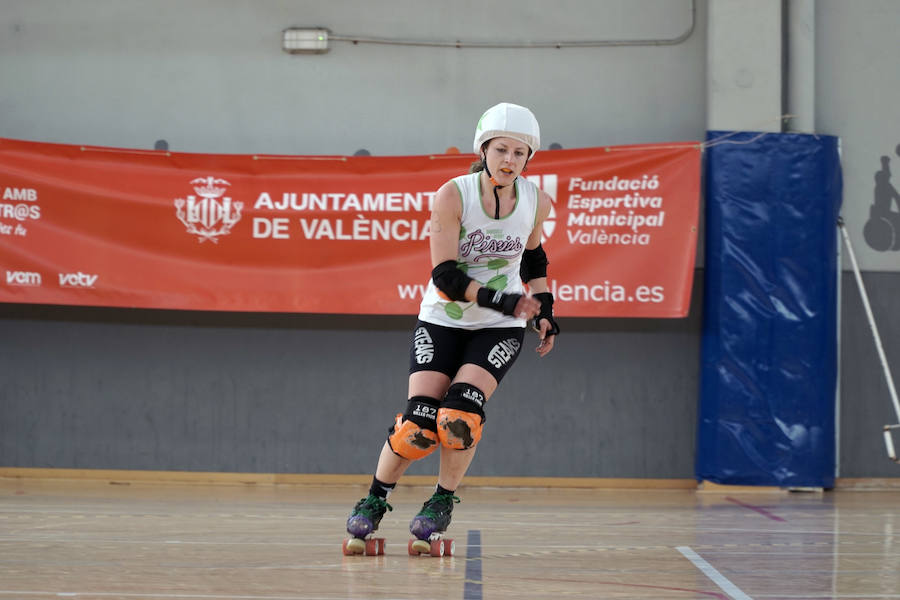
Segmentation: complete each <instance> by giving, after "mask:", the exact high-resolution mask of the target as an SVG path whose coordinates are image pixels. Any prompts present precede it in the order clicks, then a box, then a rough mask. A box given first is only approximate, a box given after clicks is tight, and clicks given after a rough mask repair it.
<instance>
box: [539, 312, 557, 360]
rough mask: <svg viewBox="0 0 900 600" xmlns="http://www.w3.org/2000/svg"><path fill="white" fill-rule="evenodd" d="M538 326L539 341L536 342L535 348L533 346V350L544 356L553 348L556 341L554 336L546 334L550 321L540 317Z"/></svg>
mask: <svg viewBox="0 0 900 600" xmlns="http://www.w3.org/2000/svg"><path fill="white" fill-rule="evenodd" d="M538 326H539V327H540V330H539V331H538V335H540V337H541V342H540V343H539V344H538V346H537V348H535V352H537V353H538V354H539V355H541V356H546V355H547V353H548V352H550V351H551V350H553V345H554V344H555V343H556V336H555V335H547V332H548V331H550V329H551V327H550V322H549V321H548V320H547V319H541V320H540V322H539V323H538Z"/></svg>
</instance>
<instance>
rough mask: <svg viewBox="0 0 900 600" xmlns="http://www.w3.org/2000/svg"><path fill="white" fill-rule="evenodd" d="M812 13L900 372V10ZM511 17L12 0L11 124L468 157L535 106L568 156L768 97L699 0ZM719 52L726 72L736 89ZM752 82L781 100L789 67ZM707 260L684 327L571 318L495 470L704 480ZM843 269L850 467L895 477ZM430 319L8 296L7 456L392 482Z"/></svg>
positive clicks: (348, 6)
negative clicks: (891, 211)
mask: <svg viewBox="0 0 900 600" xmlns="http://www.w3.org/2000/svg"><path fill="white" fill-rule="evenodd" d="M727 4H728V6H727V7H726V8H724V9H722V10H720V11H719V13H716V14H717V15H718V17H720V18H727V19H729V20H728V21H720V22H717V27H714V28H713V30H714V31H716V32H718V34H716V35H719V36H721V32H722V29H721V26H723V25H726V24H727V23H730V25H729V26H730V27H734V26H735V25H736V24H738V25H739V24H740V23H741V22H742V20H741V18H740V15H738V18H735V15H734V14H731V13H730V12H729V11H731V10H745V11H747V10H749V11H753V10H754V9H753V8H752V7H751V3H749V2H748V3H743V5H742V4H741V3H736V2H729V3H727ZM717 6H720V7H723V6H725V4H724V3H723V4H718V5H717ZM757 6H758V5H757ZM765 6H766V7H767V8H766V12H765V14H766V15H768V16H769V18H768V19H764V20H763V23H762V25H760V24H759V23H758V22H757V21H753V22H754V23H756V24H755V25H754V27H760V26H762V27H770V28H771V27H776V28H778V27H780V21H779V19H778V18H777V14H780V13H778V11H773V10H771V8H772V6H771V2H767V3H766V5H765ZM815 6H816V8H815V28H816V32H815V33H816V36H815V54H816V57H815V65H814V68H815V80H814V81H815V85H816V88H817V89H816V94H815V97H816V106H815V123H816V128H817V130H818V131H820V132H823V133H828V134H833V135H838V136H841V138H842V140H843V141H844V174H845V180H846V183H847V188H846V190H847V194H846V196H845V202H844V217H845V219H846V220H847V222H848V226H849V227H850V231H851V235H852V236H853V239H854V241H855V244H856V246H857V248H858V249H859V251H860V256H861V262H862V266H863V269H864V270H866V271H868V272H867V273H866V279H867V282H868V283H869V293H870V294H871V295H872V297H873V303H874V304H875V315H876V319H877V320H878V322H879V326H880V327H881V332H882V338H883V340H884V341H885V349H886V352H887V354H888V359H889V360H892V361H894V362H898V361H900V350H898V348H897V342H896V341H895V340H898V339H900V335H898V333H897V332H898V330H900V322H898V317H897V315H898V311H897V310H896V306H897V301H896V298H897V295H898V291H900V290H898V288H900V275H898V273H897V271H898V269H900V262H898V261H897V260H896V259H897V256H900V254H898V253H897V251H894V250H893V249H892V250H878V249H876V248H874V247H873V246H872V245H871V244H870V243H869V242H868V240H867V239H866V238H865V236H864V235H863V229H864V225H865V223H866V222H867V221H868V219H869V218H870V212H869V211H870V207H871V205H872V204H873V201H874V198H875V191H874V180H873V177H874V175H875V174H876V173H877V172H879V171H881V172H884V171H883V168H882V162H881V157H882V156H887V157H888V158H889V159H890V160H893V161H894V164H895V165H896V161H897V160H900V159H898V158H897V157H896V156H895V150H896V148H895V146H896V145H897V144H900V137H897V133H896V131H895V129H896V128H892V127H891V126H890V125H891V124H892V123H894V122H895V121H896V98H898V97H900V81H898V80H897V79H896V77H891V76H890V74H891V73H894V72H895V71H896V69H895V65H894V62H895V61H894V60H893V57H894V56H895V54H896V53H895V52H894V49H893V45H892V44H893V42H892V40H893V38H894V33H895V32H896V30H897V28H898V26H900V4H898V3H896V2H892V1H888V0H860V1H859V2H852V3H849V2H843V1H842V0H818V2H817V3H816V5H815ZM490 7H491V8H490V9H486V5H485V3H484V2H475V1H470V0H462V1H458V2H443V1H437V0H434V1H426V2H420V1H415V0H392V1H391V2H377V3H376V2H368V1H365V0H335V1H333V2H317V1H312V0H267V1H266V2H250V1H239V0H215V1H214V0H192V1H191V2H180V1H177V0H154V1H153V2H143V1H138V0H82V1H80V2H77V3H74V2H69V1H67V0H2V1H0V81H2V85H0V137H9V138H19V139H28V140H36V141H51V142H62V143H70V144H92V145H108V146H119V147H127V148H152V147H153V145H154V142H155V141H156V140H159V139H165V140H167V141H168V143H169V145H170V148H171V149H172V150H176V151H188V152H223V153H267V154H352V153H353V152H355V151H356V150H357V149H360V148H366V149H368V150H369V151H370V152H372V153H373V154H424V153H431V152H435V151H438V152H440V151H443V150H444V149H446V148H447V147H449V146H457V147H458V148H461V149H463V151H466V149H467V148H468V146H469V144H470V140H471V137H470V136H471V133H470V132H471V131H472V129H473V126H474V123H473V122H472V120H473V115H479V114H481V111H483V110H484V108H486V107H487V106H490V105H491V104H493V103H495V102H497V101H501V100H511V101H516V102H521V103H523V104H526V105H528V106H530V107H532V108H533V109H534V110H535V112H536V114H537V115H538V116H539V118H540V120H541V125H542V129H543V131H544V147H547V146H549V145H550V144H551V143H559V144H561V145H562V146H564V147H567V148H574V147H585V146H599V145H606V144H630V143H642V142H655V141H679V140H696V139H702V138H703V137H704V132H705V129H706V126H707V123H708V122H709V121H708V119H709V116H710V115H709V111H708V107H707V104H708V102H709V101H710V100H709V99H710V98H712V99H715V101H716V102H724V96H723V95H722V94H716V93H714V92H715V90H714V89H712V87H711V86H713V85H717V86H718V85H728V86H730V85H738V86H739V87H740V86H741V85H744V87H743V88H741V89H745V90H746V89H747V88H746V84H747V82H748V80H747V78H746V73H745V72H742V71H741V70H740V68H738V69H737V70H736V71H735V72H734V73H733V75H734V76H735V77H737V75H741V74H742V73H743V77H739V78H738V79H734V78H733V77H731V76H730V75H728V73H729V71H728V69H729V68H732V69H734V68H735V67H740V65H739V64H737V62H735V61H736V60H737V58H739V57H740V52H737V51H735V50H734V49H733V48H730V49H728V52H729V53H730V54H728V53H725V51H724V50H723V48H722V47H721V44H719V46H717V45H716V44H717V43H716V39H720V38H719V37H710V35H709V31H708V25H709V21H710V19H711V17H713V16H716V14H713V13H711V11H710V10H709V9H710V7H709V5H708V2H707V1H706V0H698V1H697V2H696V11H694V10H692V8H693V7H694V3H692V2H691V1H690V0H562V1H561V2H557V3H555V4H554V5H553V7H552V8H550V7H549V5H548V4H547V3H545V2H541V1H540V0H516V1H515V2H513V1H506V0H503V1H500V2H496V3H491V5H490ZM726 9H727V10H726ZM493 11H496V13H495V12H493ZM723 11H724V12H723ZM773 14H775V15H776V17H773V16H772V15H773ZM501 15H502V17H501ZM499 18H502V19H503V26H502V27H496V26H495V23H496V22H497V21H496V20H497V19H499ZM747 22H748V23H749V22H751V21H747ZM292 25H321V26H325V27H328V28H330V29H331V30H332V31H333V32H334V33H336V34H342V35H345V36H372V37H388V38H403V39H414V40H420V41H447V40H462V41H466V42H467V41H472V42H481V41H500V42H507V43H510V44H515V43H521V42H530V41H538V42H543V41H548V40H555V41H556V40H559V41H564V42H565V41H574V40H600V41H615V40H619V41H625V42H628V41H634V40H647V41H655V42H656V43H641V44H638V45H626V44H618V45H613V46H608V47H595V48H563V49H500V50H498V49H476V48H466V49H456V48H424V47H411V46H397V45H383V44H378V45H371V44H358V45H356V44H352V43H350V42H337V41H336V42H334V43H333V45H332V50H331V51H330V52H329V53H327V54H323V55H316V56H292V55H288V54H285V53H283V52H282V51H281V49H280V37H281V31H282V29H284V28H286V27H289V26H292ZM682 34H688V35H687V36H686V38H685V39H684V40H683V41H679V42H677V43H674V42H673V43H670V42H672V41H673V40H677V38H679V36H681V35H682ZM772 35H774V34H773V32H772V31H767V32H766V36H764V39H771V38H772ZM746 37H749V38H750V39H754V36H746ZM775 37H776V38H777V36H775ZM724 39H728V38H727V36H726V37H725V38H724ZM760 39H762V38H760ZM767 47H768V46H767ZM770 49H771V48H770ZM752 50H753V49H752V48H750V49H748V50H747V51H748V52H752ZM729 56H731V57H732V58H731V59H729V58H728V57H729ZM766 56H767V57H768V58H767V60H768V63H772V62H775V61H777V57H775V56H769V55H768V54H767V55H766ZM723 61H724V62H723ZM729 61H730V62H729ZM751 62H752V61H751ZM768 63H767V64H768ZM748 64H749V62H748ZM707 65H715V66H716V67H717V69H718V68H723V69H724V70H722V71H717V72H718V73H725V75H722V76H717V77H718V79H717V81H718V83H716V82H715V81H711V80H710V78H708V77H707V69H708V67H707ZM745 66H746V65H745ZM751 66H752V67H753V68H760V69H763V70H765V69H766V68H769V69H770V70H771V68H772V67H771V66H769V67H766V66H762V67H760V66H759V65H756V64H755V63H754V64H753V65H751ZM750 83H751V84H759V85H763V84H765V86H767V87H766V90H765V91H766V92H772V91H773V90H775V91H778V90H777V89H776V88H777V86H778V85H779V82H778V78H776V77H772V73H763V74H761V76H760V77H757V78H754V79H753V81H751V82H750ZM746 101H747V100H746V99H744V100H741V102H746ZM715 108H717V110H718V109H722V110H721V112H717V113H716V114H718V115H726V116H727V115H733V114H735V112H734V110H732V109H733V108H734V107H733V106H731V107H729V106H727V105H722V104H717V105H716V107H715ZM768 112H772V111H771V109H768ZM737 114H740V111H738V113H737ZM725 126H727V124H726V125H725ZM759 128H760V129H764V128H767V127H763V126H760V127H759ZM888 179H890V178H889V177H888ZM893 185H894V186H895V187H897V184H896V180H895V181H894V184H893ZM897 210H898V211H900V206H898V207H897ZM882 229H883V228H882ZM2 242H3V240H2V239H0V243H2ZM876 245H877V240H876ZM845 262H846V261H845ZM701 266H702V263H701ZM845 268H846V265H845ZM702 273H703V271H702V268H701V269H700V270H698V272H697V277H698V283H696V284H695V288H694V289H695V291H694V300H693V305H692V308H691V314H690V316H689V317H688V318H687V319H682V320H675V321H663V320H590V319H577V320H571V321H567V322H564V323H563V327H564V334H563V336H562V337H561V339H560V344H559V348H558V349H557V350H555V351H554V352H553V354H552V355H551V356H550V357H549V358H548V359H546V360H545V361H543V364H537V363H538V361H537V360H536V359H535V358H534V357H533V356H530V355H528V356H526V357H523V358H522V359H521V361H520V363H519V365H517V367H516V369H514V371H513V372H512V374H511V375H510V377H509V379H508V380H507V381H505V382H504V384H503V386H502V387H501V389H500V392H499V393H498V395H497V397H496V398H495V400H494V401H492V404H491V406H490V408H489V411H488V415H489V417H488V418H489V421H488V431H489V435H487V436H486V439H485V441H484V443H483V445H482V448H481V450H480V454H479V458H478V459H477V460H476V461H475V464H474V465H473V468H472V470H471V473H472V474H474V475H482V474H497V475H571V476H581V475H584V476H597V477H690V476H692V474H693V452H694V433H695V428H696V423H695V421H696V408H695V407H696V402H697V381H698V364H699V344H700V311H701V298H700V289H701V286H700V285H699V280H700V278H702ZM843 281H844V294H843V299H844V301H843V305H842V314H841V318H842V328H841V332H842V344H843V346H842V351H841V377H842V379H841V396H842V402H841V405H840V432H841V444H840V446H841V455H840V456H841V459H840V475H842V476H845V477H862V476H896V475H897V474H898V473H897V467H896V465H894V464H892V463H890V462H889V461H887V459H886V458H885V457H884V451H883V448H882V447H881V445H880V444H881V438H880V434H879V432H880V427H881V426H882V425H884V424H885V423H887V422H891V421H892V414H891V413H892V409H891V405H890V401H889V399H888V397H887V391H886V387H885V386H884V379H883V376H882V374H881V370H880V367H879V365H878V362H877V357H876V356H875V354H874V346H873V345H872V341H871V336H870V334H869V330H868V325H867V324H866V322H865V317H864V314H863V312H862V310H861V306H860V305H859V303H858V293H857V292H856V289H855V285H854V284H853V281H852V279H851V278H850V277H849V275H848V274H847V273H845V274H844V277H843ZM410 326H411V321H410V320H408V319H405V318H401V317H396V318H394V317H391V318H384V317H381V318H370V317H368V318H367V317H321V316H317V315H244V314H196V313H170V312H162V311H128V310H101V309H90V308H64V307H30V306H18V305H2V306H0V381H2V383H0V465H3V466H22V467H79V468H124V469H188V470H224V471H260V472H312V473H327V472H340V473H364V472H369V471H370V470H371V469H372V468H373V466H374V461H375V453H376V451H377V448H378V447H379V446H380V444H381V442H382V440H383V436H384V432H385V430H386V428H387V427H388V425H389V424H390V420H391V416H392V415H393V414H394V413H395V412H397V411H399V410H401V408H402V404H403V403H402V400H403V397H404V396H405V370H406V365H405V363H406V343H407V336H408V334H409V328H410ZM896 370H897V368H895V371H896ZM548 449H549V450H548ZM430 470H432V465H429V464H427V463H426V464H421V465H416V466H415V467H414V469H413V470H412V471H411V472H429V471H430Z"/></svg>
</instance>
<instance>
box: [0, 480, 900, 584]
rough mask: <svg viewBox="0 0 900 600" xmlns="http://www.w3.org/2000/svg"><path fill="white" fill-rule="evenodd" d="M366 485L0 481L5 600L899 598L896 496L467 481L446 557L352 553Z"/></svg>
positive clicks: (404, 513)
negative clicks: (345, 549)
mask: <svg viewBox="0 0 900 600" xmlns="http://www.w3.org/2000/svg"><path fill="white" fill-rule="evenodd" d="M365 491H366V486H363V485H308V484H306V485H299V484H298V485H294V484H291V485H282V484H271V485H186V484H159V483H149V482H136V483H135V482H133V483H114V482H113V483H110V482H103V481H85V480H55V481H51V480H43V479H27V478H26V479H17V478H2V477H0V600H6V599H10V598H11V599H16V600H19V599H22V600H42V599H45V598H79V599H81V600H92V599H97V600H108V599H110V598H123V599H181V598H184V599H204V600H214V599H224V600H294V599H296V600H301V599H303V600H308V599H310V600H311V599H337V598H383V599H387V598H411V599H416V600H424V599H429V598H440V599H447V598H450V599H460V600H478V599H482V598H485V599H488V598H489V599H499V598H554V599H568V598H591V599H594V598H639V599H673V600H675V599H677V600H687V599H710V598H720V599H728V598H732V599H736V600H746V599H748V598H750V599H763V598H765V599H775V598H777V599H807V600H812V599H823V598H836V599H868V598H871V599H881V598H897V599H900V490H897V489H893V490H887V491H885V490H882V491H845V490H837V491H831V492H804V493H797V492H793V493H791V492H784V491H780V490H769V491H763V492H760V491H755V490H753V489H752V488H733V489H728V488H721V489H717V490H716V491H713V492H707V491H697V490H694V489H668V490H663V489H640V490H621V489H568V488H566V489H558V488H534V489H529V488H491V487H474V486H468V487H463V488H462V489H461V490H460V491H459V495H460V496H461V498H462V503H461V504H458V505H457V506H456V511H455V512H454V519H453V523H452V525H451V528H450V532H451V533H452V534H453V535H452V536H451V537H454V538H455V539H456V540H457V545H456V556H453V557H444V558H431V557H410V556H409V555H408V554H407V550H406V543H407V540H408V539H409V535H408V532H407V524H408V522H409V520H410V518H411V517H412V516H413V515H414V514H415V512H416V511H417V509H418V508H419V506H420V505H421V503H422V502H423V500H424V499H425V497H426V496H428V495H430V489H429V488H426V487H423V486H416V487H411V486H405V487H404V486H401V487H400V489H398V490H397V491H396V492H395V493H394V494H393V495H392V497H391V499H390V502H391V504H392V505H393V506H394V510H393V512H390V513H388V514H387V515H386V517H385V519H384V521H383V522H382V526H381V529H380V533H381V534H382V535H383V536H384V537H385V538H387V547H386V549H387V552H386V554H385V555H384V556H378V557H366V556H352V557H345V556H343V555H342V553H341V541H342V539H343V537H344V532H343V530H344V521H345V519H346V517H347V513H348V512H349V509H350V508H351V506H352V505H353V504H354V502H355V501H356V500H358V499H359V498H361V497H362V496H363V495H364V494H365Z"/></svg>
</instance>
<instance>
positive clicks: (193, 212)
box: [175, 176, 244, 244]
mask: <svg viewBox="0 0 900 600" xmlns="http://www.w3.org/2000/svg"><path fill="white" fill-rule="evenodd" d="M191 185H192V186H194V191H195V192H196V193H197V196H193V195H190V196H188V197H187V199H184V198H176V199H175V215H176V216H177V217H178V220H179V221H181V222H182V223H184V226H185V227H187V232H188V233H190V234H193V235H196V236H197V239H198V240H199V241H200V243H203V242H205V241H206V240H209V241H211V242H213V243H214V244H217V243H219V240H218V239H216V238H217V237H218V236H220V235H228V234H229V233H231V228H232V227H233V226H234V224H235V223H237V222H238V221H240V220H241V209H242V208H243V207H244V203H243V202H232V201H231V198H229V197H228V196H225V192H226V191H227V187H228V186H229V185H231V184H230V183H229V182H227V181H225V180H224V179H221V178H217V177H212V176H208V177H198V178H197V179H194V180H192V181H191ZM198 196H199V198H198Z"/></svg>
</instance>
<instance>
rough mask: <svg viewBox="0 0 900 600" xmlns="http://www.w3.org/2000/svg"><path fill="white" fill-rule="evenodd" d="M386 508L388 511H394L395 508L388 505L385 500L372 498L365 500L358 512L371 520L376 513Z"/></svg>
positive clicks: (376, 497)
mask: <svg viewBox="0 0 900 600" xmlns="http://www.w3.org/2000/svg"><path fill="white" fill-rule="evenodd" d="M385 508H386V509H388V510H394V507H393V506H391V505H390V504H388V503H387V500H385V499H384V498H379V497H378V496H371V497H370V498H365V500H364V501H363V503H362V504H361V505H360V506H359V508H358V509H356V510H357V511H358V512H360V513H363V514H365V516H366V517H367V518H369V519H371V518H372V516H373V515H374V514H375V512H376V511H381V510H383V509H385Z"/></svg>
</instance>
